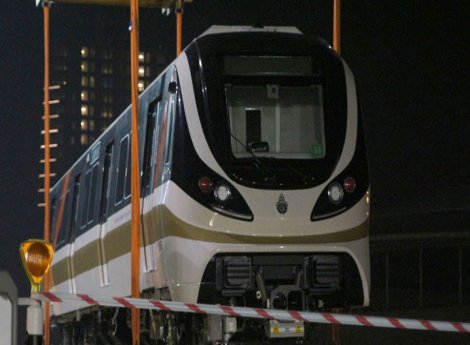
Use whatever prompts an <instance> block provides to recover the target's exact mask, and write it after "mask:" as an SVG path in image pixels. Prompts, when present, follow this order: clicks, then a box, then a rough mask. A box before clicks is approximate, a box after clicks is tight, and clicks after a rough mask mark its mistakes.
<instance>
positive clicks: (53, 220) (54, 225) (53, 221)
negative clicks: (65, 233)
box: [50, 197, 59, 240]
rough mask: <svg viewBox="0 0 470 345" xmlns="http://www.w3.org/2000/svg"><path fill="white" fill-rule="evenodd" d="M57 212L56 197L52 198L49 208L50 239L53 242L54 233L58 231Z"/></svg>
mask: <svg viewBox="0 0 470 345" xmlns="http://www.w3.org/2000/svg"><path fill="white" fill-rule="evenodd" d="M57 211H58V206H57V197H54V198H52V201H51V208H50V219H51V225H50V229H51V239H52V240H54V238H55V236H56V233H57V231H58V229H59V224H57Z"/></svg>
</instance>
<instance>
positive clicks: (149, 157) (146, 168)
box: [142, 97, 161, 196]
mask: <svg viewBox="0 0 470 345" xmlns="http://www.w3.org/2000/svg"><path fill="white" fill-rule="evenodd" d="M160 106H161V97H159V98H157V99H155V100H154V101H153V102H152V103H150V105H149V111H148V114H147V128H146V133H145V147H144V162H143V172H142V195H143V196H145V195H148V194H149V193H150V191H151V190H152V188H151V187H152V186H151V182H152V167H153V165H154V162H153V161H154V157H155V155H154V154H153V152H154V150H155V146H156V133H155V132H156V131H155V127H156V120H157V114H158V109H159V107H160Z"/></svg>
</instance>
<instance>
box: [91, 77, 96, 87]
mask: <svg viewBox="0 0 470 345" xmlns="http://www.w3.org/2000/svg"><path fill="white" fill-rule="evenodd" d="M90 87H95V77H93V76H91V77H90Z"/></svg>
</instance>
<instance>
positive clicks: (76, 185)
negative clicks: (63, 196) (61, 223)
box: [70, 174, 81, 236]
mask: <svg viewBox="0 0 470 345" xmlns="http://www.w3.org/2000/svg"><path fill="white" fill-rule="evenodd" d="M80 177H81V174H78V175H77V176H75V180H74V184H73V195H72V210H71V211H72V214H71V217H70V219H71V223H70V234H71V235H72V236H74V235H75V233H76V230H77V227H78V197H79V195H80Z"/></svg>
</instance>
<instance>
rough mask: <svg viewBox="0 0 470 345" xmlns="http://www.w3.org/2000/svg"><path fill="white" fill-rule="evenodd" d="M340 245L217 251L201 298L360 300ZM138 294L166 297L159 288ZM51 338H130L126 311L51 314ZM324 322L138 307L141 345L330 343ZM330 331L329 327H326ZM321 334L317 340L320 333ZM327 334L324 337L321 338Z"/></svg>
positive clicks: (281, 302)
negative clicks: (292, 250)
mask: <svg viewBox="0 0 470 345" xmlns="http://www.w3.org/2000/svg"><path fill="white" fill-rule="evenodd" d="M355 267H356V266H355V265H354V263H353V260H352V258H351V257H350V256H349V255H347V254H345V253H324V254H301V253H297V254H288V255H284V256H282V260H280V258H279V256H277V257H276V256H273V255H269V254H244V255H220V254H219V255H216V256H214V257H213V258H212V260H211V261H210V262H209V265H208V266H207V269H206V271H205V273H204V276H203V279H202V282H201V286H203V287H204V289H201V290H200V294H199V299H198V302H199V303H205V304H221V305H229V306H249V307H255V308H267V309H271V308H272V309H281V310H293V311H303V310H309V311H326V310H331V309H332V308H343V309H344V308H347V307H348V305H349V306H351V305H353V304H351V302H355V303H357V304H355V305H358V304H359V303H360V302H362V300H360V299H361V297H362V296H360V294H358V291H361V289H360V287H359V286H355V284H353V283H354V282H356V285H357V280H359V281H360V279H359V277H358V275H359V273H358V271H357V268H355ZM142 297H143V298H147V299H156V300H171V297H170V293H169V291H168V290H167V289H164V290H149V291H145V292H144V293H143V295H142ZM52 324H53V326H54V327H53V339H55V341H54V342H53V343H54V344H62V345H108V344H119V345H127V344H131V343H132V335H131V328H130V327H131V326H130V325H131V313H130V310H128V309H122V308H99V307H97V306H95V307H92V308H89V309H86V310H80V311H77V312H74V313H72V314H68V315H66V316H60V317H58V318H56V319H55V320H53V323H52ZM325 327H327V328H328V326H319V325H312V324H308V323H303V322H301V321H297V322H278V321H276V320H269V319H265V320H261V319H248V318H236V317H231V316H218V315H206V314H185V313H173V312H169V311H155V310H141V344H143V345H146V344H148V345H196V344H197V345H208V344H213V345H214V344H217V345H225V344H230V345H242V344H243V345H250V344H257V345H258V344H284V345H287V344H329V342H325V341H324V339H325V338H326V339H329V336H328V334H326V336H325ZM327 333H328V332H327ZM322 339H323V340H322ZM327 341H328V340H327Z"/></svg>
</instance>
